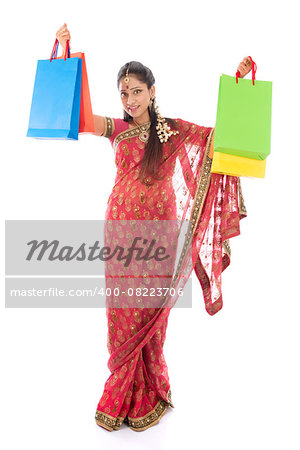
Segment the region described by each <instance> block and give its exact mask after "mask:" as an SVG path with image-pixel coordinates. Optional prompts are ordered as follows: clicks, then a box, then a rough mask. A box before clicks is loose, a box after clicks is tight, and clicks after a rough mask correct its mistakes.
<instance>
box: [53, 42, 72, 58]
mask: <svg viewBox="0 0 300 450" xmlns="http://www.w3.org/2000/svg"><path fill="white" fill-rule="evenodd" d="M58 46H59V42H58V39H55V42H54V45H53V49H52V52H51V56H50V62H51V61H52V59H56V56H57V50H58ZM67 55H68V58H70V41H69V40H68V41H67V44H66V49H65V52H64V60H66V57H67Z"/></svg>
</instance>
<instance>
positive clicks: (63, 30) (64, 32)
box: [56, 23, 71, 51]
mask: <svg viewBox="0 0 300 450" xmlns="http://www.w3.org/2000/svg"><path fill="white" fill-rule="evenodd" d="M56 38H57V39H58V42H59V43H60V45H61V46H62V49H63V51H65V49H66V45H67V41H70V40H71V35H70V31H69V30H68V28H67V24H66V23H64V24H63V26H62V27H60V29H59V30H58V31H57V33H56Z"/></svg>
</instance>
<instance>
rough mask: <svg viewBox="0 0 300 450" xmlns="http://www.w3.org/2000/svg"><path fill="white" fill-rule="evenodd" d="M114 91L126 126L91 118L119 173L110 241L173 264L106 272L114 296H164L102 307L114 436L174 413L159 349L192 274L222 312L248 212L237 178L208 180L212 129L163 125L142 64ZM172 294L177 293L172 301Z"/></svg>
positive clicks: (103, 421)
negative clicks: (146, 244)
mask: <svg viewBox="0 0 300 450" xmlns="http://www.w3.org/2000/svg"><path fill="white" fill-rule="evenodd" d="M243 64H244V63H243ZM239 67H240V66H239ZM240 69H241V70H243V69H244V66H243V67H240ZM244 74H245V72H243V73H242V75H244ZM117 86H118V89H119V92H120V98H121V102H122V107H123V118H112V117H106V116H105V117H102V116H94V121H95V133H94V134H95V135H97V136H103V137H106V138H108V139H109V140H110V143H111V145H112V147H113V149H114V151H115V164H116V168H117V173H116V176H115V183H114V186H113V189H112V192H111V194H110V196H109V199H108V202H107V209H106V213H105V239H106V242H108V243H110V244H111V245H113V246H116V245H117V244H120V242H121V243H123V242H124V240H125V239H131V240H134V238H135V235H136V233H137V230H138V229H139V230H141V229H142V230H143V232H146V231H147V230H149V231H150V235H153V233H154V235H155V234H156V235H157V236H158V238H159V239H160V241H161V243H162V245H163V247H164V248H165V249H167V252H168V253H169V254H170V255H171V258H170V259H169V262H168V264H167V265H166V263H165V262H164V265H163V266H162V265H161V263H160V261H152V260H151V261H148V262H145V263H144V265H143V266H142V268H138V267H137V265H136V264H131V265H130V269H131V273H130V274H129V277H127V275H128V274H127V272H126V273H125V269H124V266H122V267H120V266H118V267H117V266H116V265H115V264H114V262H111V263H108V265H107V266H106V270H105V276H106V284H107V286H109V287H111V288H112V292H113V291H114V287H117V288H121V290H123V289H122V286H123V287H124V279H125V278H127V280H125V281H127V282H128V284H129V285H130V286H134V288H135V290H134V292H140V290H139V289H142V288H148V287H149V283H154V285H155V287H156V288H159V287H160V288H165V287H167V291H166V294H165V295H164V296H163V297H162V298H159V297H156V298H155V300H156V302H155V306H153V305H152V306H151V307H149V305H148V303H147V302H146V301H145V298H144V297H143V296H142V295H140V296H139V295H138V294H137V295H136V296H134V298H132V297H131V296H130V295H127V296H125V297H123V298H122V300H120V299H119V298H118V297H115V298H114V297H113V298H110V299H109V304H108V303H107V304H106V305H107V307H106V315H107V321H108V339H107V347H108V351H109V353H110V358H109V361H108V367H109V369H110V371H111V375H110V376H109V378H108V379H107V381H106V383H105V386H104V392H103V394H102V396H101V398H100V401H99V403H98V406H97V410H96V417H95V419H96V423H97V424H98V425H99V426H101V427H103V428H105V429H107V430H109V431H113V430H118V429H119V428H120V426H121V424H122V423H123V422H124V423H127V424H128V426H129V427H130V428H131V429H132V430H135V431H143V430H146V429H148V428H149V427H151V426H153V425H154V424H155V423H157V422H158V421H159V420H160V419H161V418H162V416H163V415H164V414H165V413H166V412H167V410H168V407H169V406H171V407H173V406H174V405H173V403H172V399H171V389H170V381H169V376H168V367H167V364H166V361H165V358H164V354H163V345H164V342H165V338H166V330H167V324H168V317H169V313H170V310H171V308H172V307H173V306H174V304H175V303H176V301H177V298H178V293H179V290H180V289H181V290H182V289H183V288H184V286H185V284H186V282H187V280H188V279H189V277H190V276H191V273H192V271H193V269H194V270H195V273H196V275H197V277H198V279H199V282H200V285H201V288H202V292H203V297H204V302H205V308H206V311H207V312H208V313H209V314H210V315H214V314H215V313H217V312H218V311H219V310H220V309H221V308H222V305H223V300H222V289H221V273H222V271H223V270H225V269H226V267H228V266H229V264H230V255H231V251H230V245H229V238H232V237H234V236H237V235H239V234H240V220H241V219H242V218H244V217H246V215H247V212H246V208H245V204H244V200H243V195H242V190H241V185H240V180H239V178H238V177H233V176H227V175H219V174H215V173H211V164H212V150H213V148H212V142H213V137H214V128H212V127H205V126H200V125H197V124H195V123H191V122H188V121H185V120H183V119H180V118H177V119H171V118H164V117H162V116H161V114H160V113H159V110H158V107H157V106H156V99H155V78H154V76H153V74H152V71H151V70H150V69H149V68H148V67H146V66H144V65H143V64H142V63H140V62H137V61H130V62H128V63H126V64H125V65H123V66H122V67H121V69H120V70H119V73H118V76H117ZM149 223H150V225H149ZM137 224H138V225H139V226H140V227H137ZM147 225H148V226H147ZM184 225H187V230H186V227H184ZM126 269H127V268H126ZM153 274H154V276H153ZM165 275H166V278H165V279H164V280H163V279H162V278H163V277H164V276H165ZM153 278H154V279H155V281H153ZM152 286H153V284H152ZM169 288H170V290H169ZM136 289H137V290H136ZM171 289H175V292H177V294H176V295H175V296H174V297H172V298H171V295H170V292H171ZM107 300H108V299H107ZM157 301H158V305H157ZM185 345H186V346H188V345H191V346H192V344H189V343H188V342H186V343H185Z"/></svg>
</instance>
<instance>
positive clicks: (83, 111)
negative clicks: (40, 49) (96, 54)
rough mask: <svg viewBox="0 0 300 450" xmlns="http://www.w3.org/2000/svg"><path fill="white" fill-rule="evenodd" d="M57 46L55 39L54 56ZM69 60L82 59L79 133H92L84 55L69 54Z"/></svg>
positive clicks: (79, 53)
mask: <svg viewBox="0 0 300 450" xmlns="http://www.w3.org/2000/svg"><path fill="white" fill-rule="evenodd" d="M58 45H59V43H58V40H57V39H56V41H55V44H54V48H55V54H57V49H58ZM61 58H64V55H63V56H60V57H59V58H57V59H61ZM70 58H81V59H82V76H81V99H80V118H79V133H94V132H95V125H94V117H93V110H92V103H91V96H90V89H89V82H88V76H87V70H86V64H85V57H84V53H82V52H77V53H71V54H70Z"/></svg>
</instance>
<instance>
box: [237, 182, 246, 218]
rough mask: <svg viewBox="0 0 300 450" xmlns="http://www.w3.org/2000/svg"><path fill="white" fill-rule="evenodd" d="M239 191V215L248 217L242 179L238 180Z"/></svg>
mask: <svg viewBox="0 0 300 450" xmlns="http://www.w3.org/2000/svg"><path fill="white" fill-rule="evenodd" d="M238 191H239V213H240V214H241V215H244V216H246V215H247V210H246V206H245V201H244V197H243V193H242V186H241V179H240V177H239V178H238Z"/></svg>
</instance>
